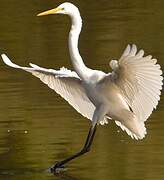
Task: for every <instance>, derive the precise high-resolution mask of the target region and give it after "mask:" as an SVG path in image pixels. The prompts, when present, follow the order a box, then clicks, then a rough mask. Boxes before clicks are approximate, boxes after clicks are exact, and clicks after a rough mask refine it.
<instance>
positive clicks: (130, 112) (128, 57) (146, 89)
mask: <svg viewBox="0 0 164 180" xmlns="http://www.w3.org/2000/svg"><path fill="white" fill-rule="evenodd" d="M48 14H68V15H69V16H70V17H71V20H72V26H71V30H70V33H69V41H68V42H69V43H68V44H69V52H70V57H71V61H72V65H73V67H74V70H75V71H70V70H67V69H66V68H61V69H60V70H58V71H57V70H52V69H46V68H42V67H39V66H37V65H34V64H30V65H31V67H21V66H18V65H16V64H14V63H12V62H11V61H10V60H9V59H8V57H7V56H6V55H4V54H3V55H2V58H3V61H4V62H5V63H6V64H7V65H9V66H11V67H14V68H18V69H23V70H25V71H27V72H30V73H32V74H33V75H34V76H36V77H38V78H40V80H41V81H42V82H44V83H45V84H47V85H48V86H49V87H50V88H51V89H53V90H55V91H56V92H57V93H58V94H60V95H61V96H62V97H63V98H64V99H65V100H66V101H68V103H69V104H71V105H72V106H73V107H74V108H75V109H76V110H77V111H78V112H79V113H81V114H82V115H83V116H85V117H87V118H88V119H90V120H91V121H92V127H91V130H90V131H89V135H88V138H87V141H86V144H85V146H84V148H83V149H82V151H80V153H79V154H83V153H85V152H86V151H88V148H90V145H91V142H92V140H93V136H94V133H95V126H96V124H99V123H100V124H102V125H103V124H106V123H108V120H109V119H110V120H111V119H113V120H115V122H116V124H117V125H118V126H120V127H121V128H122V129H123V130H125V131H126V132H127V133H128V134H129V135H130V136H131V137H132V138H135V139H142V138H144V137H145V134H146V128H145V125H144V122H145V121H146V120H147V118H148V117H149V116H150V114H151V113H152V111H153V109H154V108H156V106H157V104H158V101H159V99H160V93H161V92H160V91H161V89H162V80H163V77H162V76H161V74H162V71H161V70H160V66H159V65H158V64H156V62H157V61H156V59H153V58H152V56H145V57H144V51H143V50H139V51H137V47H136V45H132V46H130V45H128V46H127V47H126V49H125V51H124V52H123V54H122V56H121V58H120V59H119V60H118V61H117V60H112V61H111V62H110V66H111V68H112V70H113V71H112V72H111V73H104V72H102V71H98V70H93V69H90V68H88V67H86V66H85V64H84V62H83V60H82V57H81V56H80V53H79V50H78V39H79V34H80V32H81V27H82V20H81V17H80V13H79V10H78V9H77V7H76V6H74V5H73V4H71V3H63V4H61V5H60V6H58V7H57V8H56V9H52V10H49V11H46V12H43V13H40V14H39V15H38V16H42V15H48ZM93 129H94V130H93ZM84 151H85V152H84ZM77 154H78V153H77ZM77 154H76V155H74V156H72V157H71V158H68V159H66V160H64V161H62V162H60V163H59V164H57V165H56V166H55V168H56V167H60V166H61V165H62V164H65V163H66V162H68V161H70V160H71V159H73V158H75V157H77V156H78V155H79V154H78V155H77Z"/></svg>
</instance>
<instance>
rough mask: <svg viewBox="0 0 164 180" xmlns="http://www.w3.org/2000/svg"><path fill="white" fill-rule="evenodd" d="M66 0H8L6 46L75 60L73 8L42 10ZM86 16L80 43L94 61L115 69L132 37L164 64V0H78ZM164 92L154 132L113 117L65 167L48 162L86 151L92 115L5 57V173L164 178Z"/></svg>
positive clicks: (2, 30) (22, 56)
mask: <svg viewBox="0 0 164 180" xmlns="http://www.w3.org/2000/svg"><path fill="white" fill-rule="evenodd" d="M61 2H63V1H59V0H56V1H55V0H52V1H47V0H28V1H20V0H1V4H0V53H7V54H8V55H9V57H11V58H12V59H13V60H14V62H16V63H18V64H21V65H27V64H28V63H29V62H33V63H35V64H38V65H41V66H43V67H48V68H54V69H59V68H60V67H61V66H65V67H68V68H72V67H71V63H70V59H69V53H68V48H67V37H68V32H69V28H70V21H69V18H68V17H67V16H64V15H60V16H59V15H57V16H47V17H46V16H45V17H36V14H38V13H39V12H42V11H44V10H47V9H51V8H54V7H56V6H57V5H59V4H60V3H61ZM71 2H73V3H75V4H76V5H77V6H78V7H79V9H80V11H81V15H82V17H83V25H84V27H83V31H82V34H81V37H80V45H79V48H80V51H81V54H82V57H83V59H84V60H85V63H86V64H87V65H88V66H89V67H92V68H95V69H101V70H104V71H106V72H108V71H110V69H109V66H108V63H109V60H110V59H113V58H114V59H118V58H119V57H120V55H121V53H122V51H123V49H124V48H125V46H126V45H127V44H128V43H135V44H137V46H138V47H139V48H143V49H144V50H145V52H146V54H147V52H148V53H150V54H152V55H154V56H155V57H156V58H157V59H158V62H159V63H160V64H161V66H163V65H164V11H163V7H164V1H162V0H157V1H153V0H149V1H148V0H138V1H131V0H124V1H122V0H99V1H89V0H86V1H80V0H79V1H78V0H76V1H71ZM163 121H164V99H163V97H161V101H160V103H159V106H158V108H157V110H156V111H154V113H153V114H152V115H151V117H150V118H149V120H148V121H147V122H146V126H147V129H148V135H147V136H146V138H145V139H144V140H142V141H134V140H132V139H131V138H130V137H128V135H127V134H126V133H124V132H122V131H121V130H120V129H119V128H118V127H116V125H115V124H114V123H113V122H110V123H109V125H108V126H104V127H101V126H99V127H98V130H97V134H96V137H95V140H94V144H93V149H92V151H91V152H90V153H89V154H87V155H85V156H83V157H81V158H79V159H77V160H75V161H72V162H71V163H70V164H68V166H67V170H66V171H65V173H64V174H61V175H59V176H53V175H52V174H50V173H48V172H47V171H46V170H47V168H48V167H50V166H51V165H52V164H53V163H54V162H55V161H59V160H62V159H63V158H65V157H67V156H69V155H70V154H73V153H74V152H76V151H78V150H79V149H80V148H81V146H82V145H83V143H84V140H85V137H86V134H87V132H88V128H89V125H90V122H89V121H88V120H87V119H85V118H83V117H82V116H81V115H79V114H78V113H77V112H76V111H75V110H74V109H73V108H71V107H70V106H69V105H68V104H67V103H66V102H65V101H64V100H63V99H61V98H60V97H59V96H58V95H57V94H55V93H54V92H53V91H52V90H50V89H48V87H47V86H45V85H44V84H42V83H41V82H40V81H39V80H38V79H37V78H35V77H33V76H32V75H30V74H27V73H25V72H23V71H18V70H15V69H11V68H9V67H7V66H5V65H4V64H3V63H2V61H1V62H0V179H2V180H5V179H13V180H19V179H20V180H25V179H36V180H47V179H69V180H76V179H78V180H82V179H85V180H87V179H88V180H163V179H164V122H163Z"/></svg>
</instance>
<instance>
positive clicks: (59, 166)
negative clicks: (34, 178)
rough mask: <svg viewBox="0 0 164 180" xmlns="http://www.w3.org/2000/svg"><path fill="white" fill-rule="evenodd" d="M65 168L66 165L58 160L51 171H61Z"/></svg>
mask: <svg viewBox="0 0 164 180" xmlns="http://www.w3.org/2000/svg"><path fill="white" fill-rule="evenodd" d="M63 169H64V165H61V164H60V162H57V163H56V164H55V165H54V166H52V167H51V168H50V172H51V173H53V174H54V173H60V172H61V171H62V170H63Z"/></svg>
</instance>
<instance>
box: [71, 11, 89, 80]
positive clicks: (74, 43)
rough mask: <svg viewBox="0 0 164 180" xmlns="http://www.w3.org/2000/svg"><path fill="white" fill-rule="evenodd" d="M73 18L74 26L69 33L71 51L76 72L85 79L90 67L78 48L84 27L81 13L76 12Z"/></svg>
mask: <svg viewBox="0 0 164 180" xmlns="http://www.w3.org/2000/svg"><path fill="white" fill-rule="evenodd" d="M71 20H72V26H71V30H70V33H69V52H70V56H71V60H72V64H73V67H74V69H75V71H76V73H77V74H78V75H79V77H80V78H81V79H85V78H86V74H87V73H86V71H87V69H88V68H87V67H86V66H85V64H84V62H83V60H82V57H81V56H80V53H79V50H78V40H79V35H80V32H81V28H82V19H81V17H80V13H78V14H76V16H71Z"/></svg>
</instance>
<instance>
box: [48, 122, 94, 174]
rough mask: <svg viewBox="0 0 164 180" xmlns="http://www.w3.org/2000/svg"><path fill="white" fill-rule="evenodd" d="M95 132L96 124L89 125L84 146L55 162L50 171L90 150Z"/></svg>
mask: <svg viewBox="0 0 164 180" xmlns="http://www.w3.org/2000/svg"><path fill="white" fill-rule="evenodd" d="M95 132H96V125H95V126H94V127H93V126H91V128H90V129H89V133H88V136H87V139H86V142H85V145H84V147H83V148H82V150H81V151H79V152H77V153H76V154H74V155H72V156H70V157H68V158H66V159H64V160H63V161H60V162H57V163H56V164H55V165H54V166H53V167H52V168H51V172H52V173H55V172H56V170H57V169H58V168H62V167H63V165H64V164H66V163H67V162H69V161H71V160H73V159H75V158H77V157H79V156H81V155H83V154H85V153H87V152H89V151H90V147H91V145H92V142H93V138H94V135H95Z"/></svg>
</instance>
